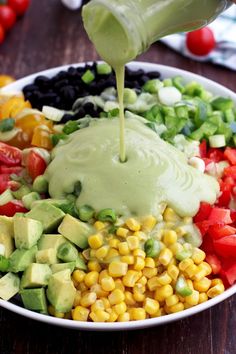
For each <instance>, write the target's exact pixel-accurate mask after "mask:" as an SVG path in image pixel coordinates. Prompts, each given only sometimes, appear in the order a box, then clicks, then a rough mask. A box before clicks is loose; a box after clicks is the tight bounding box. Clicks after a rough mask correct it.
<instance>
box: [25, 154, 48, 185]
mask: <svg viewBox="0 0 236 354" xmlns="http://www.w3.org/2000/svg"><path fill="white" fill-rule="evenodd" d="M46 167H47V164H46V162H45V160H44V159H43V158H42V157H41V156H40V155H39V154H37V153H36V152H35V151H34V150H31V151H30V153H29V155H28V158H27V163H26V168H27V171H28V173H29V175H30V177H31V178H32V179H33V180H35V178H36V177H38V176H40V175H42V174H43V173H44V171H45V169H46Z"/></svg>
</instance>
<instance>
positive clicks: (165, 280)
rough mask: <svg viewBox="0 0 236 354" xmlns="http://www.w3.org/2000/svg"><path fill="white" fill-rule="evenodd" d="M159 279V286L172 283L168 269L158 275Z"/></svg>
mask: <svg viewBox="0 0 236 354" xmlns="http://www.w3.org/2000/svg"><path fill="white" fill-rule="evenodd" d="M157 279H158V282H159V286H161V285H167V284H170V283H171V282H172V278H171V277H170V276H169V274H168V273H167V271H164V272H163V273H161V274H160V275H158V277H157Z"/></svg>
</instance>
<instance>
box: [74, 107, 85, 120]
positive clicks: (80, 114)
mask: <svg viewBox="0 0 236 354" xmlns="http://www.w3.org/2000/svg"><path fill="white" fill-rule="evenodd" d="M85 115H86V112H85V110H84V109H83V107H80V109H79V110H78V111H77V112H76V113H75V114H74V120H77V119H80V118H84V116H85Z"/></svg>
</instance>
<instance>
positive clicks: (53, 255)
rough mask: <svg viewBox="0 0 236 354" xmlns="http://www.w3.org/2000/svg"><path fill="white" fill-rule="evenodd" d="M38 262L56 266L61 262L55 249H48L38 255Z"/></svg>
mask: <svg viewBox="0 0 236 354" xmlns="http://www.w3.org/2000/svg"><path fill="white" fill-rule="evenodd" d="M36 262H37V263H42V264H45V263H46V264H55V263H58V262H59V260H58V258H57V250H56V249H55V248H48V249H46V250H41V251H38V252H37V253H36Z"/></svg>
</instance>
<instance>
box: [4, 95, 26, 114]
mask: <svg viewBox="0 0 236 354" xmlns="http://www.w3.org/2000/svg"><path fill="white" fill-rule="evenodd" d="M24 108H31V104H30V102H29V101H25V100H24V98H23V97H17V96H13V97H11V98H10V99H9V100H7V101H6V102H5V103H3V104H2V106H1V108H0V118H1V119H4V118H15V117H16V115H17V114H18V113H20V112H21V111H22V110H23V109H24Z"/></svg>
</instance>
